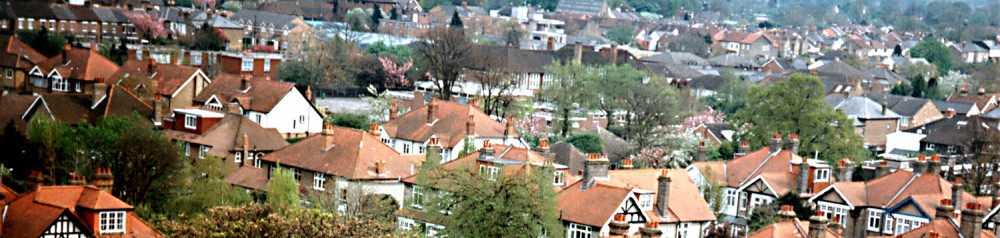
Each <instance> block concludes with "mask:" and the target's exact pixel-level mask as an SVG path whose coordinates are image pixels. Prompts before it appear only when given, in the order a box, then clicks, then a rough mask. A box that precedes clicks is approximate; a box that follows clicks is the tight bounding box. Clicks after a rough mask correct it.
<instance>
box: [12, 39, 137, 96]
mask: <svg viewBox="0 0 1000 238" xmlns="http://www.w3.org/2000/svg"><path fill="white" fill-rule="evenodd" d="M116 71H118V65H117V64H115V63H114V62H111V60H108V59H107V58H104V56H101V54H100V53H97V49H96V47H91V48H90V49H84V48H74V47H70V46H69V45H66V47H65V49H63V51H62V53H61V54H57V55H56V56H53V57H51V58H48V59H47V60H45V61H42V62H41V63H39V64H38V65H35V67H32V68H31V70H29V71H28V78H29V82H30V86H31V87H33V88H34V90H33V91H37V92H65V93H89V92H92V91H93V90H94V84H95V83H96V82H97V81H99V80H101V79H108V78H111V76H112V75H113V74H114V73H115V72H116Z"/></svg>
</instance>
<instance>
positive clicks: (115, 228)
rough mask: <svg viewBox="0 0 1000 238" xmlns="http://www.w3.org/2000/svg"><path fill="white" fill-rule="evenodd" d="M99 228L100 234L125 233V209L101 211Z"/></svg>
mask: <svg viewBox="0 0 1000 238" xmlns="http://www.w3.org/2000/svg"><path fill="white" fill-rule="evenodd" d="M99 214H100V218H99V221H98V224H99V225H98V229H100V232H99V233H100V234H116V233H125V221H126V220H128V219H126V218H125V215H126V214H125V211H107V212H100V213H99Z"/></svg>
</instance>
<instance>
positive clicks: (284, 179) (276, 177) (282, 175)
mask: <svg viewBox="0 0 1000 238" xmlns="http://www.w3.org/2000/svg"><path fill="white" fill-rule="evenodd" d="M267 205H268V206H271V207H273V208H274V209H275V210H277V211H278V213H279V214H285V213H288V212H291V211H294V210H296V209H298V208H299V206H300V204H299V183H298V180H296V179H295V175H293V174H292V171H291V170H288V169H283V168H281V164H277V168H275V169H274V172H271V180H270V181H268V182H267Z"/></svg>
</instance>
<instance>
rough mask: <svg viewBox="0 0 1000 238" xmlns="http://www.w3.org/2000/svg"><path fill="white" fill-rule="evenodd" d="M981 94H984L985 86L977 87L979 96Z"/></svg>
mask: <svg viewBox="0 0 1000 238" xmlns="http://www.w3.org/2000/svg"><path fill="white" fill-rule="evenodd" d="M983 94H986V89H985V88H982V87H980V88H979V96H983Z"/></svg>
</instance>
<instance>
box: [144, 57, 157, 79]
mask: <svg viewBox="0 0 1000 238" xmlns="http://www.w3.org/2000/svg"><path fill="white" fill-rule="evenodd" d="M153 73H156V60H154V59H153V58H149V63H147V64H146V75H153Z"/></svg>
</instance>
